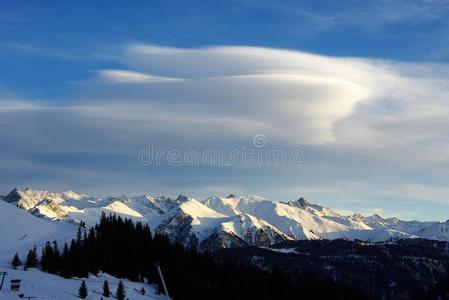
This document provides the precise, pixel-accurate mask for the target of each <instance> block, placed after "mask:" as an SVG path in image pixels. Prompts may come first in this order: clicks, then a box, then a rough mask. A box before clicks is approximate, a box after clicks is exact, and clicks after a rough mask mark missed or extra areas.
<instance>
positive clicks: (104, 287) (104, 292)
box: [103, 280, 111, 297]
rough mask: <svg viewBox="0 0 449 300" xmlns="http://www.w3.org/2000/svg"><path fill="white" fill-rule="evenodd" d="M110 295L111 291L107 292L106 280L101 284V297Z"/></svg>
mask: <svg viewBox="0 0 449 300" xmlns="http://www.w3.org/2000/svg"><path fill="white" fill-rule="evenodd" d="M110 295H111V291H110V290H109V283H108V281H107V280H105V281H104V283H103V296H105V297H109V296H110Z"/></svg>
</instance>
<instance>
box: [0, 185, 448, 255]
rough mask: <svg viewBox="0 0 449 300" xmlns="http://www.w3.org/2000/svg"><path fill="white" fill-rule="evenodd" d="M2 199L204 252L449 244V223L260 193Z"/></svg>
mask: <svg viewBox="0 0 449 300" xmlns="http://www.w3.org/2000/svg"><path fill="white" fill-rule="evenodd" d="M3 201H5V202H9V203H11V204H13V205H16V206H17V207H20V208H22V209H24V210H27V211H29V212H30V213H31V214H33V215H35V216H38V217H40V218H44V219H50V220H59V221H64V222H68V223H80V222H84V223H86V224H87V225H94V224H96V223H97V221H98V220H99V218H100V216H101V214H102V213H103V212H104V213H106V214H110V213H114V214H117V215H119V216H121V217H123V218H130V219H132V220H134V221H141V222H144V223H148V224H149V225H150V228H152V230H155V231H158V232H164V233H165V234H167V235H168V237H169V238H170V239H171V240H172V241H176V242H178V243H180V244H182V245H184V246H186V247H194V248H197V249H200V250H204V251H206V250H207V251H214V250H216V249H220V248H235V247H244V246H262V247H268V246H270V245H273V244H276V243H280V242H283V241H289V240H316V239H337V238H348V239H360V240H370V241H384V240H391V239H402V238H417V237H422V238H428V239H437V240H445V241H448V240H449V222H419V221H402V220H399V219H397V218H382V217H381V216H378V215H373V216H363V215H361V214H354V215H352V216H344V215H341V214H339V213H337V212H335V211H333V210H332V209H330V208H327V207H323V206H320V205H317V204H313V203H310V202H309V201H307V200H306V199H304V198H299V199H298V200H295V201H289V202H283V201H272V200H268V199H265V198H262V197H258V196H250V195H245V196H236V195H232V194H231V195H229V196H227V197H218V196H212V197H209V198H207V199H205V200H201V201H198V200H196V199H193V198H189V197H186V196H183V195H181V196H179V197H177V198H172V197H165V196H149V195H141V196H134V197H128V196H124V195H122V196H119V197H105V198H95V197H91V196H88V195H83V194H77V193H75V192H72V191H69V192H62V193H54V192H49V191H38V190H32V189H23V190H21V189H14V190H12V191H11V192H10V193H9V194H8V195H6V196H4V197H3Z"/></svg>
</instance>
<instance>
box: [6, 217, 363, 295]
mask: <svg viewBox="0 0 449 300" xmlns="http://www.w3.org/2000/svg"><path fill="white" fill-rule="evenodd" d="M28 256H30V259H29V260H30V261H29V262H28ZM17 258H18V257H17ZM18 259H19V258H18ZM14 260H15V259H13V262H14ZM27 262H28V264H27V263H26V265H27V267H28V268H29V267H39V268H40V269H41V270H42V271H45V272H49V273H53V274H58V275H60V276H63V277H66V278H70V277H87V276H88V274H89V273H92V274H98V273H99V272H100V271H102V272H105V273H108V274H110V275H113V276H115V277H117V278H128V279H129V280H131V281H136V282H138V281H140V282H147V283H150V284H156V285H157V286H159V287H161V284H160V279H159V276H158V274H157V270H156V268H155V263H160V266H161V268H162V271H163V273H164V277H165V281H166V284H167V286H168V290H169V293H170V296H171V297H173V298H174V299H366V298H367V297H366V296H364V295H362V294H360V293H359V292H357V291H355V290H354V289H352V288H349V287H347V286H344V285H340V284H338V283H335V282H331V281H327V280H325V279H322V278H318V277H316V278H315V277H310V276H307V277H304V276H303V277H298V278H295V279H292V278H291V277H290V276H289V275H287V274H286V273H284V272H280V271H276V270H274V271H270V272H269V271H263V270H260V269H258V268H257V267H255V266H250V265H245V264H242V263H239V262H237V261H231V260H217V259H214V258H213V257H212V256H211V255H209V254H207V253H198V252H196V250H195V249H185V248H184V247H183V246H181V245H179V244H173V243H171V242H170V241H169V239H168V238H167V236H165V235H163V234H159V233H156V234H152V232H151V231H150V228H149V227H148V226H147V225H144V224H142V223H140V222H137V223H133V222H132V221H131V220H130V219H123V218H121V217H120V216H116V215H109V216H106V215H105V214H104V213H103V214H102V216H101V219H100V221H99V223H98V224H97V225H95V226H93V227H91V228H90V229H84V228H81V227H80V228H79V229H78V233H77V236H76V238H74V239H73V240H72V241H71V242H70V243H65V244H64V245H63V246H62V250H61V248H60V246H59V245H58V244H57V242H56V241H53V242H47V243H46V245H45V246H44V247H43V249H42V254H41V257H40V260H38V257H37V253H36V248H33V249H31V250H30V252H29V253H28V255H27ZM16 263H17V261H16ZM80 288H81V287H80ZM159 292H162V291H161V290H160V289H159Z"/></svg>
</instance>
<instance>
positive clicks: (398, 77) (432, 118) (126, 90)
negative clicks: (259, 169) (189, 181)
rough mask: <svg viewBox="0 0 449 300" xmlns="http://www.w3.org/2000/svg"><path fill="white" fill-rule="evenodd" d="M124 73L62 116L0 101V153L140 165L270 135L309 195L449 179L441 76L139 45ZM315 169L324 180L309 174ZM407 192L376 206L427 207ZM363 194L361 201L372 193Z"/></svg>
mask: <svg viewBox="0 0 449 300" xmlns="http://www.w3.org/2000/svg"><path fill="white" fill-rule="evenodd" d="M121 63H122V66H121V67H120V69H105V70H99V71H98V72H97V73H95V76H94V78H91V80H86V81H85V82H84V84H83V85H79V87H80V88H81V89H80V90H79V91H78V93H77V94H76V95H73V96H72V97H71V99H72V100H71V101H70V102H65V103H62V104H61V103H60V104H59V105H58V106H52V105H49V104H46V105H38V104H37V103H36V102H33V104H30V103H31V102H29V101H16V100H14V101H13V103H11V101H8V102H6V101H0V114H1V120H0V135H1V136H2V141H1V142H0V143H1V144H0V146H2V147H1V148H2V150H0V151H3V152H7V153H8V154H9V155H13V154H15V155H19V156H20V155H30V154H33V155H36V154H42V153H69V152H79V153H119V154H126V155H134V154H137V153H138V151H139V150H140V149H141V148H142V147H145V146H146V145H147V143H149V142H151V143H154V144H157V145H164V146H167V145H169V146H170V147H199V148H201V147H202V148H210V147H213V148H227V149H229V148H232V147H237V146H241V145H242V143H250V142H251V140H252V137H253V136H254V135H256V134H265V135H266V136H268V138H269V140H270V146H273V147H286V146H292V145H295V146H298V145H299V146H304V147H308V148H307V151H309V152H307V151H305V153H304V155H305V156H304V157H305V158H304V159H305V161H304V164H305V167H304V168H303V169H300V170H297V171H296V174H292V173H291V172H290V173H288V176H289V178H290V181H291V178H295V176H298V173H301V172H304V171H307V172H308V173H307V176H309V177H310V181H309V182H308V183H307V184H308V186H309V188H312V187H313V186H316V184H314V183H313V182H312V181H315V183H316V182H320V180H322V178H323V177H325V176H327V178H326V182H329V183H332V182H334V184H337V186H338V188H341V189H343V188H347V189H348V191H347V193H346V195H347V194H350V193H351V192H354V191H355V192H357V193H358V192H359V191H360V188H359V187H356V188H351V186H342V185H339V183H340V182H341V181H342V180H344V178H345V177H348V178H352V179H349V180H353V179H354V178H356V177H358V178H359V180H360V181H363V177H364V176H367V177H370V178H371V177H374V178H376V177H382V176H385V174H384V173H385V172H386V171H385V170H387V171H388V172H391V174H390V175H391V176H397V177H398V178H401V177H402V176H403V175H404V174H412V175H411V176H409V178H412V177H413V176H415V177H416V178H417V179H416V180H417V181H419V178H418V177H419V176H418V174H419V173H420V170H421V169H422V168H425V169H426V170H427V171H428V173H429V174H427V176H428V177H431V176H436V177H439V178H440V179H441V178H446V177H449V176H447V175H448V174H449V173H448V172H447V171H448V169H447V166H446V165H447V161H448V160H449V154H448V153H449V151H447V149H448V147H449V139H448V137H449V121H448V118H447V115H449V103H448V100H447V95H448V94H449V74H448V72H447V66H446V65H435V64H434V65H432V64H413V63H398V62H394V61H382V60H371V59H359V58H341V57H328V56H322V55H315V54H310V53H304V52H299V51H290V50H278V49H267V48H260V47H232V46H228V47H207V48H198V49H177V48H167V47H157V46H154V45H140V44H134V45H130V46H128V47H126V49H125V51H124V53H123V54H122V57H121ZM4 99H6V98H4ZM8 99H11V98H8ZM36 108H37V109H36ZM39 108H40V109H39ZM43 108H45V109H43ZM311 151H315V152H314V153H311ZM308 157H313V159H314V161H315V162H316V161H322V162H324V163H325V164H327V166H328V169H319V168H318V169H317V168H314V167H313V165H307V163H308V161H307V159H308ZM310 159H312V158H310ZM382 169H383V170H384V171H379V170H382ZM314 170H315V171H314ZM326 170H330V172H331V174H330V175H328V174H327V173H326V172H328V171H326ZM309 172H310V173H309ZM320 172H321V173H320ZM323 172H324V173H323ZM309 174H310V175H309ZM301 175H304V174H301ZM205 176H207V175H205ZM285 176H287V175H285ZM448 179H449V178H448ZM247 180H249V179H247ZM401 180H405V179H398V182H396V184H397V185H398V189H396V190H395V187H394V185H391V186H388V189H390V190H391V191H392V194H387V193H383V194H382V193H373V194H374V195H377V196H378V197H390V196H394V197H400V193H398V192H395V191H402V192H407V193H409V194H410V193H411V192H413V191H415V192H417V193H416V194H417V195H421V196H425V195H426V193H425V192H426V190H423V189H417V188H416V186H415V188H413V189H411V186H409V187H408V189H406V190H404V186H403V185H402V187H401V184H405V182H403V181H402V182H401ZM375 181H376V180H375V179H372V182H375ZM384 182H385V181H383V179H379V181H378V183H381V184H382V183H384ZM415 183H416V182H412V183H410V184H415ZM209 185H215V186H217V182H212V183H209ZM248 185H250V183H248ZM320 188H321V189H323V187H320ZM365 188H367V189H368V190H367V191H366V193H365V194H364V196H366V195H367V194H369V193H370V192H371V191H370V189H369V187H366V185H365V186H364V187H363V189H365ZM323 190H325V189H323ZM418 192H419V193H418ZM446 193H447V190H446V189H439V192H438V194H436V195H435V197H433V196H432V195H430V196H429V198H428V199H430V200H431V201H432V199H433V201H435V202H443V201H445V200H444V199H445V195H446ZM340 195H343V194H340ZM306 196H307V195H306ZM342 197H343V196H342Z"/></svg>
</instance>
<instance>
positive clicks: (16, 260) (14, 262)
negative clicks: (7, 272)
mask: <svg viewBox="0 0 449 300" xmlns="http://www.w3.org/2000/svg"><path fill="white" fill-rule="evenodd" d="M21 264H22V261H20V258H19V253H16V255H14V258H13V259H12V262H11V265H12V267H13V268H14V270H15V269H17V267H18V266H20V265H21Z"/></svg>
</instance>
